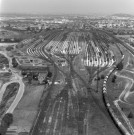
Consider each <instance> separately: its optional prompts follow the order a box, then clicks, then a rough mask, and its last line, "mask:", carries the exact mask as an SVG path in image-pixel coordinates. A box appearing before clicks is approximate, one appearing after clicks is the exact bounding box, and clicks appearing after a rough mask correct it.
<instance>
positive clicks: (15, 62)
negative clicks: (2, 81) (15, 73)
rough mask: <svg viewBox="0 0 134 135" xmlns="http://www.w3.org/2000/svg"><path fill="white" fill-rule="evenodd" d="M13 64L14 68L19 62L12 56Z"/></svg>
mask: <svg viewBox="0 0 134 135" xmlns="http://www.w3.org/2000/svg"><path fill="white" fill-rule="evenodd" d="M12 65H13V67H14V68H16V67H17V66H18V62H17V61H16V59H15V58H12Z"/></svg>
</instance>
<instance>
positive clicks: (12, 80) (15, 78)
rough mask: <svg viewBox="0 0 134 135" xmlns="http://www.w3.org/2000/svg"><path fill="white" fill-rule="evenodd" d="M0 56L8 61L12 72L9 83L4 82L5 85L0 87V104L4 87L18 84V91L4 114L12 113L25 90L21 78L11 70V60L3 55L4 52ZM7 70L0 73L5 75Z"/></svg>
mask: <svg viewBox="0 0 134 135" xmlns="http://www.w3.org/2000/svg"><path fill="white" fill-rule="evenodd" d="M0 53H1V54H3V55H4V56H5V57H7V59H8V60H9V69H10V70H11V72H12V76H11V78H10V81H9V82H6V83H5V84H3V85H2V87H1V90H0V102H1V100H2V97H3V94H4V92H5V90H6V87H7V86H8V85H9V84H11V83H19V85H20V86H19V90H18V92H17V95H16V97H15V99H14V101H13V102H12V104H11V105H10V107H9V108H8V109H7V110H6V112H5V113H13V111H14V109H15V108H16V106H17V105H18V103H19V101H20V100H21V98H22V96H23V93H24V90H25V85H24V83H23V81H22V77H21V76H20V75H19V74H18V73H17V72H15V70H13V69H12V67H11V66H12V65H11V63H12V62H11V58H10V57H8V55H7V54H6V53H5V52H0ZM7 71H8V69H7V70H6V71H0V73H5V72H7Z"/></svg>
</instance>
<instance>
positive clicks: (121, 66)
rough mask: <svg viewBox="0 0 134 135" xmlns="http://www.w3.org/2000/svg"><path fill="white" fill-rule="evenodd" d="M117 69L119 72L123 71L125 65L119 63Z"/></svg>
mask: <svg viewBox="0 0 134 135" xmlns="http://www.w3.org/2000/svg"><path fill="white" fill-rule="evenodd" d="M116 68H117V70H122V69H123V63H122V62H120V63H118V64H117V66H116Z"/></svg>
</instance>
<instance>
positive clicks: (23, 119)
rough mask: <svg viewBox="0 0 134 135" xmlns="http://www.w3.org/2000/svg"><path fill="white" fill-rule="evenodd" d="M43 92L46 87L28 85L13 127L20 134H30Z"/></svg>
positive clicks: (17, 109) (17, 110) (15, 113)
mask: <svg viewBox="0 0 134 135" xmlns="http://www.w3.org/2000/svg"><path fill="white" fill-rule="evenodd" d="M43 90H44V86H32V85H28V84H26V88H25V92H24V95H23V98H22V99H21V101H20V102H19V104H18V106H17V108H16V109H15V111H14V113H13V115H14V122H13V124H12V125H11V127H12V126H16V127H17V129H18V131H19V132H25V131H26V132H29V130H30V128H31V126H32V123H33V121H34V118H35V117H36V113H37V110H38V104H39V101H40V98H41V95H42V92H43Z"/></svg>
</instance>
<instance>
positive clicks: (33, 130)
mask: <svg viewBox="0 0 134 135" xmlns="http://www.w3.org/2000/svg"><path fill="white" fill-rule="evenodd" d="M14 52H19V53H20V54H19V55H17V53H14ZM10 53H12V54H13V53H14V55H15V56H14V58H15V59H16V61H15V62H18V61H21V62H18V63H17V66H15V67H14V68H13V65H12V62H11V61H12V60H11V59H12V57H13V56H12V55H10V57H9V56H8V60H9V67H7V68H6V69H7V70H6V72H9V69H10V73H12V76H11V79H10V80H8V81H7V82H5V84H3V86H0V88H1V89H2V90H4V89H5V87H6V86H7V85H9V84H10V83H15V82H16V83H19V85H20V88H19V90H18V91H17V92H16V93H17V94H16V98H15V99H14V101H12V103H11V106H10V107H9V109H8V108H6V111H7V112H11V113H12V114H13V115H14V118H15V122H16V123H17V121H19V120H18V119H19V116H17V115H19V113H18V112H19V108H21V109H22V110H23V108H22V107H21V105H22V106H23V105H24V104H25V105H26V104H27V103H26V100H25V99H26V98H25V96H26V93H27V90H28V88H27V87H29V88H30V87H32V88H33V86H32V85H33V84H32V81H31V80H30V79H31V78H30V77H29V76H30V75H31V74H32V75H31V76H32V77H33V76H34V77H33V78H35V79H34V80H38V79H37V78H39V77H40V82H43V81H41V79H42V78H43V79H44V78H45V81H44V82H45V83H43V86H42V87H43V90H40V92H41V91H42V93H40V94H39V97H38V98H39V99H38V104H37V103H36V104H37V106H36V111H35V112H36V113H35V114H34V116H33V118H32V123H31V125H30V126H29V127H28V128H27V127H26V128H25V130H23V129H24V127H23V128H22V127H21V124H20V125H19V122H18V127H17V126H16V125H17V124H14V121H13V123H12V124H11V126H10V127H9V128H8V131H7V135H9V134H10V135H11V133H12V135H15V133H16V135H18V134H20V133H22V132H23V133H24V134H25V135H28V134H29V135H99V134H102V135H134V117H133V115H134V106H133V87H134V86H133V83H134V76H133V74H134V62H133V57H134V48H132V47H130V46H128V45H127V44H125V43H124V42H122V41H121V40H119V39H117V38H116V37H114V36H113V35H112V34H110V33H108V32H105V31H103V30H99V29H96V28H94V27H91V28H90V29H89V30H84V29H83V30H82V29H77V30H76V29H74V30H73V29H72V30H70V29H64V30H60V29H54V30H48V31H45V32H40V34H38V35H36V36H34V37H32V38H29V39H26V40H23V41H22V42H20V43H18V44H17V45H16V48H15V49H14V50H13V51H11V52H10ZM0 54H1V55H3V53H1V52H0ZM4 54H5V57H7V55H8V53H7V52H6V51H5V52H4ZM24 57H25V59H23V61H22V60H21V59H22V58H24ZM34 59H35V60H36V64H35V63H32V62H33V61H34ZM37 61H38V62H37ZM20 63H21V64H20ZM31 63H32V64H31ZM44 65H45V66H44ZM22 66H23V68H24V66H25V70H24V69H22ZM29 67H30V68H29ZM31 67H32V68H31ZM34 68H35V69H36V70H34ZM4 70H5V69H1V71H0V74H1V73H3V74H4ZM22 70H23V74H24V75H22V73H21V72H22ZM24 72H25V73H24ZM41 75H42V76H41ZM43 75H44V76H43ZM37 76H38V77H37ZM15 77H17V78H15ZM26 78H28V80H29V81H27V80H26ZM1 80H2V79H1ZM29 83H30V84H29ZM0 84H1V82H0ZM38 85H40V84H39V82H38ZM35 87H36V86H35ZM37 88H38V87H37ZM33 89H35V88H33ZM33 91H34V90H33ZM30 93H32V89H31V91H30ZM20 95H21V96H20ZM32 96H33V97H32ZM34 96H35V95H33V94H31V97H30V95H29V96H28V98H31V101H29V102H28V104H30V105H31V106H32V102H34V100H35V101H36V98H35V97H36V96H35V97H34ZM1 98H2V97H1ZM28 98H27V99H28ZM32 98H33V100H32ZM0 100H1V99H0ZM12 106H13V109H12ZM17 106H18V107H17ZM29 107H30V106H29ZM27 109H28V107H27ZM7 112H2V113H7ZM130 114H131V115H130ZM21 117H22V116H21ZM24 117H25V118H24V119H25V120H27V119H29V115H26V114H25V115H24ZM1 119H2V118H1ZM21 119H22V118H21ZM23 122H24V123H25V121H24V120H23ZM20 123H21V122H20ZM24 125H25V124H24ZM19 126H20V127H19ZM26 126H27V125H26ZM14 127H16V129H14ZM18 128H19V130H17V129H18ZM26 129H27V130H26Z"/></svg>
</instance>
